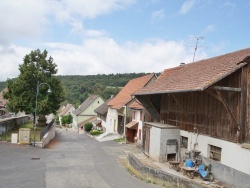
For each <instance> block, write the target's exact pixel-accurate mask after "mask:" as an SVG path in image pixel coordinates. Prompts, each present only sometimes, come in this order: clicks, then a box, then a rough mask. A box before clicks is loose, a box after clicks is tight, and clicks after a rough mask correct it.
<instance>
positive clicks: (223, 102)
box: [216, 90, 240, 131]
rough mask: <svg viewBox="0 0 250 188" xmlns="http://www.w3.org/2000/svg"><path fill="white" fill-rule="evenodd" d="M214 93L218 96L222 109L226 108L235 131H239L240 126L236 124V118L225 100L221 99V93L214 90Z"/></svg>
mask: <svg viewBox="0 0 250 188" xmlns="http://www.w3.org/2000/svg"><path fill="white" fill-rule="evenodd" d="M216 93H217V94H218V96H219V98H220V101H221V102H222V104H223V105H224V107H225V108H226V110H227V112H228V113H229V114H230V116H231V118H232V120H233V122H234V125H235V126H236V128H237V130H238V131H239V130H240V125H239V123H238V122H237V119H236V117H235V116H234V114H233V112H232V111H231V109H230V108H229V106H228V104H227V102H226V100H225V98H224V97H223V95H222V93H221V91H219V90H216Z"/></svg>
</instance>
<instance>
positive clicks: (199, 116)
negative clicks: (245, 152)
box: [151, 66, 250, 142]
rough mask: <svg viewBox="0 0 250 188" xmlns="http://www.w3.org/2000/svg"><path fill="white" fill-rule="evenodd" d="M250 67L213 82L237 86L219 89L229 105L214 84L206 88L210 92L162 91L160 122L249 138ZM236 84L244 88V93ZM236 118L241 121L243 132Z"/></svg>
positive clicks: (220, 135)
mask: <svg viewBox="0 0 250 188" xmlns="http://www.w3.org/2000/svg"><path fill="white" fill-rule="evenodd" d="M249 71H250V70H249V66H245V67H243V68H241V69H239V70H238V71H236V72H234V73H232V74H231V75H229V76H227V77H225V78H224V79H222V80H221V81H219V82H217V83H216V84H215V85H213V86H223V87H231V88H236V89H232V90H231V91H230V90H220V94H221V97H223V100H224V101H225V102H226V105H227V106H228V109H227V108H226V107H225V104H223V103H222V100H220V96H218V94H217V93H216V91H215V89H212V87H211V88H208V89H207V90H209V92H206V91H197V92H185V93H166V94H162V95H161V103H160V104H161V106H160V117H161V122H163V123H166V124H169V125H174V126H178V127H180V128H181V130H185V131H189V132H190V131H191V132H193V130H194V127H196V128H197V129H198V131H199V133H200V134H205V135H209V136H212V137H215V138H219V139H224V140H228V141H232V142H245V141H247V142H248V141H249V128H250V122H249V114H250V110H249V107H250V102H249V100H248V99H249V91H250V83H249V81H248V80H250V76H249ZM242 73H244V74H242ZM237 88H241V89H242V91H241V92H242V94H241V92H240V89H237ZM154 97H155V95H151V98H154ZM152 101H154V100H152ZM229 112H230V113H229ZM233 117H235V120H234V119H233ZM235 122H237V123H238V124H239V125H240V132H239V131H238V127H237V125H236V123H235ZM240 133H241V134H240ZM239 134H240V135H239ZM239 136H240V138H239Z"/></svg>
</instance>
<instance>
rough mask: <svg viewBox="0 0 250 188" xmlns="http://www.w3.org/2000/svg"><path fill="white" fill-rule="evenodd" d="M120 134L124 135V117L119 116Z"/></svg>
mask: <svg viewBox="0 0 250 188" xmlns="http://www.w3.org/2000/svg"><path fill="white" fill-rule="evenodd" d="M118 133H119V134H120V135H122V134H123V133H124V116H118Z"/></svg>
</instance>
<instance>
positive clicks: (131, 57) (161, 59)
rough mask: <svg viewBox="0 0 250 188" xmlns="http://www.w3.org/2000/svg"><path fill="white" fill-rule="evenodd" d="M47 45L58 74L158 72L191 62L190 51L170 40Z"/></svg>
mask: <svg viewBox="0 0 250 188" xmlns="http://www.w3.org/2000/svg"><path fill="white" fill-rule="evenodd" d="M47 45H48V46H49V47H50V48H51V54H52V57H53V58H54V60H55V62H56V63H57V64H58V68H59V72H58V74H60V75H75V74H80V75H93V74H110V73H125V72H161V71H163V70H164V69H165V68H169V67H173V66H178V65H179V64H180V63H181V62H186V63H188V62H191V61H192V53H190V52H188V51H187V50H186V49H185V47H184V45H183V44H182V43H181V42H179V43H178V42H174V41H163V40H155V41H147V42H144V43H133V42H127V43H126V44H124V45H122V46H120V45H118V44H117V43H116V42H115V41H114V40H113V39H112V38H98V39H97V38H96V39H88V40H86V41H85V42H84V43H83V45H81V46H77V45H67V44H59V43H58V44H47ZM70 49H73V50H70ZM196 57H197V58H196V59H198V58H206V54H205V53H199V54H197V56H196Z"/></svg>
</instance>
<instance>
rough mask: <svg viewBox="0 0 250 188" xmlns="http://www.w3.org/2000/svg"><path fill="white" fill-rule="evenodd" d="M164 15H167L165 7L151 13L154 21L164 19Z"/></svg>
mask: <svg viewBox="0 0 250 188" xmlns="http://www.w3.org/2000/svg"><path fill="white" fill-rule="evenodd" d="M164 17H165V10H164V9H160V10H157V11H154V12H153V13H152V14H151V18H152V20H153V21H154V22H156V21H160V20H162V19H163V18H164Z"/></svg>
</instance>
